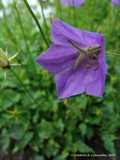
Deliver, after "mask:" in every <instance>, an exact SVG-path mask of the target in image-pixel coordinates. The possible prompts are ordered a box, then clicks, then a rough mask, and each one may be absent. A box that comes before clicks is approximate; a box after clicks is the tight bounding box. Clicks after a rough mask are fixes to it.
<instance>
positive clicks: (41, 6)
mask: <svg viewBox="0 0 120 160" xmlns="http://www.w3.org/2000/svg"><path fill="white" fill-rule="evenodd" d="M39 4H40V8H41V13H42V17H43V21H44V25H45V30H46V33H47V35H48V30H49V27H48V25H47V20H46V17H45V14H44V8H43V4H42V1H41V0H39Z"/></svg>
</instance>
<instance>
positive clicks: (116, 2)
mask: <svg viewBox="0 0 120 160" xmlns="http://www.w3.org/2000/svg"><path fill="white" fill-rule="evenodd" d="M112 4H113V5H114V6H118V5H120V0H112Z"/></svg>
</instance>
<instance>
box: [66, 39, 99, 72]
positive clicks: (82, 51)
mask: <svg viewBox="0 0 120 160" xmlns="http://www.w3.org/2000/svg"><path fill="white" fill-rule="evenodd" d="M69 42H70V44H71V45H72V47H74V48H75V49H77V53H78V57H77V59H76V61H75V65H74V67H75V68H76V67H78V66H80V65H82V66H83V65H84V67H86V68H91V67H94V68H95V69H97V68H98V67H99V63H98V56H99V53H100V51H101V47H100V45H96V46H94V47H88V48H81V47H80V46H79V45H78V44H76V43H75V42H73V41H71V40H70V41H69ZM84 61H85V62H84Z"/></svg>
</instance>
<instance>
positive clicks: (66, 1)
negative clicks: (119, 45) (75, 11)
mask: <svg viewBox="0 0 120 160" xmlns="http://www.w3.org/2000/svg"><path fill="white" fill-rule="evenodd" d="M84 1H85V0H61V3H62V5H64V6H74V7H80V6H81V5H83V4H84Z"/></svg>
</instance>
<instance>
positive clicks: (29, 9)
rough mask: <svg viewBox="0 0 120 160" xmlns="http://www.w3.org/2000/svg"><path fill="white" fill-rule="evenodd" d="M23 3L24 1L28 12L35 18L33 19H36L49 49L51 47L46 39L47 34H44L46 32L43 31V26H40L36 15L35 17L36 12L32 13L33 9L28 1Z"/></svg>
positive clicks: (25, 0)
mask: <svg viewBox="0 0 120 160" xmlns="http://www.w3.org/2000/svg"><path fill="white" fill-rule="evenodd" d="M23 1H24V3H25V5H26V7H27V9H28V11H29V12H30V14H31V16H32V17H33V19H34V21H35V23H36V25H37V27H38V29H39V31H40V33H41V35H42V38H43V40H44V42H45V44H46V45H47V47H48V46H49V43H48V41H47V39H46V37H45V34H44V32H43V29H42V27H41V25H40V23H39V21H38V19H37V17H36V15H35V14H34V12H33V11H32V9H31V7H30V5H29V3H28V1H27V0H23Z"/></svg>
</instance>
